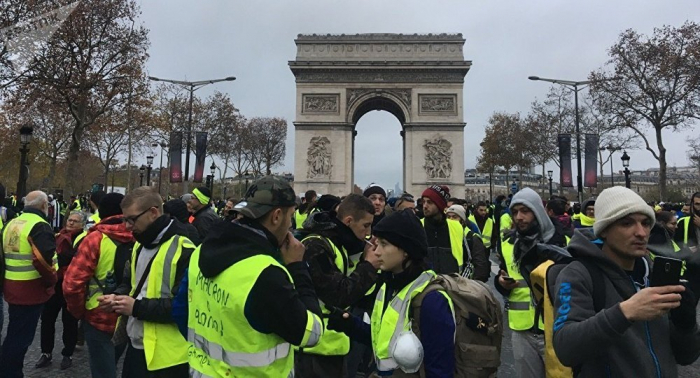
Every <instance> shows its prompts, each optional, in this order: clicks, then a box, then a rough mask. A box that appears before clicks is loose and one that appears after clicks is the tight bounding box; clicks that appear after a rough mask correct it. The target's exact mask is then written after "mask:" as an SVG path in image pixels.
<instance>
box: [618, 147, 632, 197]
mask: <svg viewBox="0 0 700 378" xmlns="http://www.w3.org/2000/svg"><path fill="white" fill-rule="evenodd" d="M620 159H622V166H623V167H625V187H626V188H627V189H629V188H630V187H631V186H632V182H631V180H630V173H631V172H630V169H629V166H630V156H629V155H627V151H623V152H622V157H621V158H620Z"/></svg>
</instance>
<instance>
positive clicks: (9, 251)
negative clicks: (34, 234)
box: [2, 213, 58, 281]
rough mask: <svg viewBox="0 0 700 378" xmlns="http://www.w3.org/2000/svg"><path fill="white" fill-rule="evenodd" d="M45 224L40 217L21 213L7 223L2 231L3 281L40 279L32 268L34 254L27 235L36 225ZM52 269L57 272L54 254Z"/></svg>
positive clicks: (51, 262)
mask: <svg viewBox="0 0 700 378" xmlns="http://www.w3.org/2000/svg"><path fill="white" fill-rule="evenodd" d="M42 222H43V223H46V224H48V223H49V222H47V221H46V220H44V219H43V218H42V217H40V216H38V215H36V214H32V213H22V214H21V215H20V216H19V217H17V218H15V219H13V220H11V221H10V222H8V223H7V226H6V227H5V228H4V229H3V231H2V247H3V251H4V254H5V279H8V280H11V281H30V280H35V279H37V278H41V274H39V272H38V271H37V270H36V268H34V265H33V264H32V259H33V258H34V253H33V252H32V246H31V245H30V244H29V233H30V232H31V231H32V228H34V226H35V225H37V224H38V223H42ZM46 263H47V264H52V265H53V266H54V269H56V270H58V263H57V260H56V253H54V255H53V258H52V261H47V262H46Z"/></svg>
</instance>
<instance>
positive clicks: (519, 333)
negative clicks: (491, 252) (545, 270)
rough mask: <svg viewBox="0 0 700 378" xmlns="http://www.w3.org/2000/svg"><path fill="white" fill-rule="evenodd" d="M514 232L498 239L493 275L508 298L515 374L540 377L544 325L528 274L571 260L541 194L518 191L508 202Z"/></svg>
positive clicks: (563, 236) (562, 236) (527, 190)
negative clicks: (496, 269)
mask: <svg viewBox="0 0 700 378" xmlns="http://www.w3.org/2000/svg"><path fill="white" fill-rule="evenodd" d="M510 210H511V212H512V214H513V222H514V223H515V231H513V232H511V233H510V234H509V235H507V236H504V238H503V241H502V242H501V253H502V259H501V270H500V272H499V273H498V275H497V276H496V277H495V278H494V285H495V287H496V290H498V292H499V293H501V294H502V295H503V296H504V297H506V298H507V299H508V324H509V326H510V329H511V330H513V333H512V344H513V355H514V356H515V369H516V371H517V372H518V374H517V375H518V377H523V378H529V377H532V378H542V377H544V376H545V368H544V361H543V356H544V332H543V330H544V325H543V324H542V317H541V314H536V306H535V305H533V297H532V294H531V289H532V284H531V282H530V273H531V272H532V271H533V270H534V269H535V268H536V267H537V266H539V265H540V264H541V263H543V262H545V261H546V260H552V261H554V262H555V263H558V262H565V261H568V260H570V258H571V257H570V256H568V253H566V251H565V250H563V249H554V248H546V247H545V246H542V244H550V245H555V246H558V247H565V246H566V237H565V235H564V234H563V232H562V231H561V229H559V230H557V229H556V228H555V226H554V224H553V223H552V220H551V219H550V218H549V217H548V216H547V213H546V212H545V209H544V206H542V200H541V199H540V196H539V195H538V194H537V193H535V191H533V190H532V189H530V188H525V189H522V190H521V191H519V192H517V193H516V194H515V195H514V196H513V199H512V200H511V202H510Z"/></svg>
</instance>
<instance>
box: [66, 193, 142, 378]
mask: <svg viewBox="0 0 700 378" xmlns="http://www.w3.org/2000/svg"><path fill="white" fill-rule="evenodd" d="M123 198H124V196H123V195H122V194H119V193H109V194H106V195H105V196H104V197H103V198H102V199H101V200H100V203H99V205H98V207H97V209H96V210H97V211H98V212H99V214H100V216H101V218H102V219H101V220H100V222H99V223H97V224H96V225H95V226H93V227H92V228H90V230H89V231H88V234H87V236H85V237H84V238H83V240H82V242H80V245H79V246H78V249H77V253H76V255H75V257H74V258H73V261H72V262H71V263H70V266H69V267H68V270H67V271H66V274H65V279H64V280H63V293H64V296H65V298H66V306H67V307H68V311H70V312H71V313H72V314H73V315H74V316H75V317H76V318H78V319H81V320H82V323H83V331H84V337H85V341H86V343H87V346H88V354H89V357H90V359H89V362H90V371H91V373H92V376H93V377H106V378H115V377H116V372H117V364H116V360H117V359H118V358H119V354H121V353H117V352H116V351H115V348H114V346H113V345H112V334H113V333H114V329H115V327H116V324H117V315H116V314H115V313H113V312H107V311H104V310H103V309H101V308H99V303H98V300H97V299H98V298H99V297H100V296H102V295H105V294H109V293H110V292H113V291H114V290H115V289H116V287H117V284H118V282H119V279H120V277H121V276H122V273H123V271H124V265H125V260H126V258H128V257H129V256H130V253H129V252H130V250H131V248H132V246H133V244H134V238H133V236H132V235H131V232H129V230H127V228H126V225H125V224H124V223H123V221H122V210H121V207H120V203H121V201H122V199H123ZM68 221H69V222H70V217H69V218H68ZM125 255H126V257H125ZM59 265H60V255H59ZM64 326H65V321H64ZM122 350H123V348H122ZM64 356H65V354H64ZM64 361H65V357H64ZM63 365H64V364H63V363H61V367H63Z"/></svg>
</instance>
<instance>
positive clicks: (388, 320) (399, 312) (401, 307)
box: [371, 270, 436, 371]
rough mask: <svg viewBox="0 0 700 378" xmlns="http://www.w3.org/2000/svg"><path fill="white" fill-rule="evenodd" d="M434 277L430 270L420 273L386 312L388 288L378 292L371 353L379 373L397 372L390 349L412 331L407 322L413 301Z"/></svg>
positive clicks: (382, 288)
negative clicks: (385, 303)
mask: <svg viewBox="0 0 700 378" xmlns="http://www.w3.org/2000/svg"><path fill="white" fill-rule="evenodd" d="M435 276H436V274H435V272H433V271H431V270H428V271H425V272H423V273H421V275H420V276H418V278H416V279H415V280H414V281H413V282H411V283H410V284H409V285H406V286H405V287H404V288H403V289H401V291H399V293H398V294H396V296H395V297H394V298H392V299H391V302H389V305H388V306H386V310H384V300H385V296H386V284H384V285H382V287H381V288H380V289H379V292H378V293H377V299H376V300H375V302H374V309H373V310H372V317H371V321H372V349H373V351H374V356H375V360H376V362H377V369H378V370H379V371H392V370H395V369H396V368H398V364H397V363H396V361H394V359H393V358H392V357H391V356H390V352H389V351H390V350H391V349H392V348H391V346H392V345H394V344H395V343H396V340H397V339H398V337H399V335H401V333H402V332H405V331H408V330H409V329H410V328H411V322H410V319H409V318H408V310H409V309H410V307H411V300H412V299H413V298H414V297H415V296H416V295H418V294H420V293H421V292H422V291H423V290H424V289H425V288H426V286H428V284H429V283H430V281H432V280H433V278H435Z"/></svg>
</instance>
